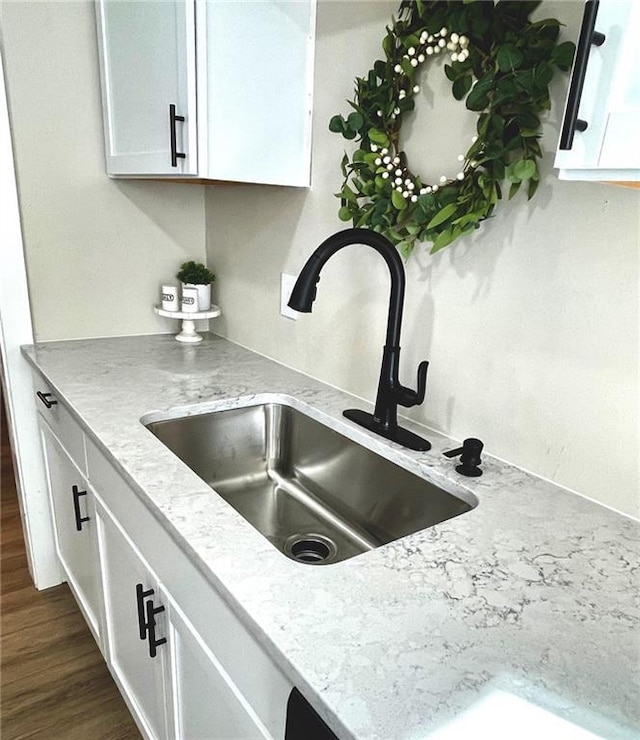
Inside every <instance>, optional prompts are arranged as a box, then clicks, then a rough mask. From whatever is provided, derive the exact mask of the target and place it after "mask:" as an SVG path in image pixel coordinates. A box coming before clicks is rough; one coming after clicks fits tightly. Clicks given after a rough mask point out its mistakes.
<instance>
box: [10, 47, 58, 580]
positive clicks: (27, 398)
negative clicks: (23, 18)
mask: <svg viewBox="0 0 640 740" xmlns="http://www.w3.org/2000/svg"><path fill="white" fill-rule="evenodd" d="M3 72H4V65H3V63H2V54H0V245H2V269H1V270H0V391H1V392H0V396H1V397H0V404H2V402H3V401H4V402H5V404H6V410H7V422H8V427H9V428H8V437H9V440H10V443H11V450H12V452H13V469H14V474H15V480H16V487H17V491H18V502H19V506H20V513H21V515H22V526H23V532H24V535H25V544H26V550H27V562H28V565H29V573H30V574H31V577H32V578H33V581H34V583H35V584H36V586H37V587H38V588H48V587H49V586H53V585H55V584H57V583H60V582H61V581H62V579H63V573H62V567H61V565H60V562H59V561H58V557H57V555H56V551H55V542H54V535H53V520H52V515H51V507H50V502H49V493H48V490H47V479H46V473H45V469H44V461H43V458H42V450H41V447H40V435H39V432H38V421H37V417H38V413H37V411H36V408H35V404H34V395H33V385H32V382H31V372H30V370H29V367H28V365H27V361H26V360H25V359H24V357H23V356H22V354H21V353H20V346H21V345H22V344H29V343H31V342H33V329H32V326H31V313H30V309H29V296H28V294H27V274H26V270H25V264H24V254H23V248H22V234H21V230H20V214H19V211H18V193H17V189H16V180H15V172H14V165H13V152H12V146H11V132H10V130H9V114H8V110H7V99H6V95H5V86H4V74H3Z"/></svg>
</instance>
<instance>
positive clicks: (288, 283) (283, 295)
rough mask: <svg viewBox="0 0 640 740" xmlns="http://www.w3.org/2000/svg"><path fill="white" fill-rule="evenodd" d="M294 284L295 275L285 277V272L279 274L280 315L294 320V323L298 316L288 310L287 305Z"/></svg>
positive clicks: (295, 312) (296, 313)
mask: <svg viewBox="0 0 640 740" xmlns="http://www.w3.org/2000/svg"><path fill="white" fill-rule="evenodd" d="M295 283H296V276H295V275H287V274H286V273H285V272H282V273H280V313H281V315H282V316H286V317H287V318H288V319H294V321H295V320H297V318H298V316H299V315H300V314H299V313H298V312H297V311H294V310H293V309H292V308H289V306H287V303H288V302H289V298H290V297H291V291H292V290H293V286H294V285H295Z"/></svg>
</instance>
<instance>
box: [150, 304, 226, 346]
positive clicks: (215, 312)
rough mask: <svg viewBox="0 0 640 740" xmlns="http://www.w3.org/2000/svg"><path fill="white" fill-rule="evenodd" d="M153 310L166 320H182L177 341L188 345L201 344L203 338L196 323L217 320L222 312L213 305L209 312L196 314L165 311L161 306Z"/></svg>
mask: <svg viewBox="0 0 640 740" xmlns="http://www.w3.org/2000/svg"><path fill="white" fill-rule="evenodd" d="M153 310H154V311H155V312H156V313H157V314H158V316H164V317H165V318H166V319H181V320H182V331H181V332H180V333H179V334H176V340H177V341H178V342H186V343H188V344H195V343H196V342H201V341H202V337H201V336H200V334H198V332H197V331H196V321H198V320H200V319H215V318H216V316H220V314H221V313H222V311H221V310H220V308H219V307H218V306H214V305H213V304H212V305H211V307H210V308H209V309H208V310H207V311H196V312H194V313H186V312H185V311H165V310H164V309H163V308H161V307H160V306H154V307H153Z"/></svg>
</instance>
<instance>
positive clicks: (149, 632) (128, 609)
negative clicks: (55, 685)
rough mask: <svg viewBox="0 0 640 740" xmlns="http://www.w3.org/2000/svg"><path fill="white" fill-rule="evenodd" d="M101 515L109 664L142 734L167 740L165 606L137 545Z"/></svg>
mask: <svg viewBox="0 0 640 740" xmlns="http://www.w3.org/2000/svg"><path fill="white" fill-rule="evenodd" d="M98 515H99V532H100V545H101V552H102V579H103V584H104V594H105V622H106V632H107V645H108V660H109V663H110V666H111V670H112V672H113V673H114V675H115V677H116V679H117V681H118V682H119V683H120V687H121V690H122V692H123V694H124V696H125V699H126V700H127V703H128V704H129V707H130V709H131V710H132V713H133V715H134V717H135V719H136V720H137V722H138V726H139V727H140V729H141V730H142V732H143V734H144V735H145V736H146V737H147V738H151V739H153V740H165V739H166V738H169V737H171V735H170V734H169V733H168V732H167V728H168V727H169V725H170V722H171V717H170V714H171V712H170V701H168V698H169V697H168V694H167V693H165V686H166V685H167V678H168V675H167V673H168V655H167V644H166V639H167V619H166V612H165V611H164V606H165V605H164V604H163V603H162V602H161V599H160V595H159V591H158V586H157V583H156V579H155V577H154V575H153V573H152V571H150V569H149V568H148V566H147V565H146V563H145V562H144V561H143V560H142V558H141V557H140V555H139V554H138V552H137V550H136V549H135V546H134V545H133V544H132V543H131V542H130V540H129V538H128V537H127V536H126V534H125V533H124V532H123V531H122V529H121V528H120V526H119V525H118V524H116V522H115V521H114V520H113V519H112V518H111V516H110V514H109V513H108V512H107V511H106V509H104V508H103V507H102V506H99V507H98ZM193 740H195V738H193Z"/></svg>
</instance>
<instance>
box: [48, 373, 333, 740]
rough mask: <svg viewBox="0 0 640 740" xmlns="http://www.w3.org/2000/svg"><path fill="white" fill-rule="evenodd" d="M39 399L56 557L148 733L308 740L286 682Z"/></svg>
mask: <svg viewBox="0 0 640 740" xmlns="http://www.w3.org/2000/svg"><path fill="white" fill-rule="evenodd" d="M42 381H43V379H42V378H40V377H36V387H37V388H39V387H40V386H42ZM42 387H44V386H42ZM40 396H44V399H45V400H44V401H42V398H41V401H42V403H43V409H41V416H42V419H43V420H42V421H41V422H40V426H41V436H42V441H43V447H44V451H45V456H46V463H47V471H48V480H49V489H50V497H51V502H52V508H53V512H54V518H55V536H56V547H57V552H58V555H59V557H60V561H61V563H62V565H63V567H64V570H65V572H66V575H67V579H68V582H69V585H70V587H71V590H72V592H73V594H74V596H75V597H76V600H77V601H78V604H79V605H80V608H81V610H82V612H83V614H84V616H85V618H86V620H87V622H88V624H89V627H90V628H91V630H92V632H93V634H94V636H95V638H96V640H97V642H98V644H99V646H100V649H101V650H102V652H103V654H104V656H105V659H106V661H107V665H108V666H109V669H110V671H111V673H112V675H113V677H114V679H115V681H116V683H117V685H118V688H119V689H120V691H121V693H122V695H123V697H124V699H125V701H126V702H127V705H128V707H129V709H130V710H131V713H132V715H133V716H134V718H135V720H136V723H137V725H138V727H139V729H140V731H141V733H142V735H143V736H144V737H145V738H147V740H284V738H285V736H286V737H287V738H294V740H298V736H300V740H302V736H303V735H304V734H306V731H305V733H302V734H301V733H300V732H297V733H296V734H295V735H292V734H291V731H290V730H288V729H287V727H286V724H287V702H288V700H289V696H290V694H291V691H292V688H293V684H292V683H291V681H290V680H289V679H288V678H287V677H286V676H285V675H284V674H283V673H282V672H281V670H280V669H279V668H278V666H277V665H276V664H275V663H274V662H273V660H272V659H271V658H270V656H269V655H268V654H267V653H266V651H265V650H264V648H263V646H262V644H261V643H259V642H258V641H257V640H256V638H255V637H254V636H253V635H252V634H251V633H250V631H249V630H248V629H247V628H246V627H245V626H244V624H243V623H242V622H241V621H240V619H238V617H237V616H236V614H235V612H234V611H233V610H232V609H231V607H230V606H229V604H228V603H227V602H226V601H225V600H224V599H223V598H222V597H221V596H220V594H219V593H218V591H217V590H216V589H215V588H214V587H213V586H212V585H211V583H210V582H209V581H208V580H207V579H206V578H205V577H204V575H203V573H202V572H201V571H200V570H199V569H198V568H197V567H196V566H195V565H194V563H193V562H192V561H191V560H190V559H189V557H188V556H187V555H186V554H185V552H184V551H183V550H182V549H181V548H180V547H179V546H178V545H177V543H176V542H175V540H174V539H173V538H172V537H171V536H170V535H169V533H168V531H167V529H166V528H165V527H164V526H163V524H161V522H160V521H158V519H157V518H156V517H155V516H154V515H153V514H152V513H151V511H150V510H149V509H148V508H147V507H146V505H145V504H144V503H143V502H142V500H141V499H140V498H139V497H138V496H137V495H136V493H135V492H134V491H133V490H132V489H131V487H130V484H129V483H128V482H126V481H125V480H124V478H123V477H122V476H121V474H120V473H119V472H117V471H116V469H115V467H114V466H113V464H112V463H111V461H110V460H109V459H108V458H107V457H106V456H105V454H104V453H103V452H102V450H100V449H98V447H97V446H96V444H95V443H94V442H93V441H92V440H91V438H90V437H89V436H87V435H85V434H84V433H83V431H82V428H81V427H80V425H79V424H78V422H77V421H76V419H75V417H74V416H73V415H72V413H71V412H70V410H69V409H68V408H66V406H65V404H64V403H63V401H62V399H59V398H57V397H56V396H55V395H54V394H53V393H52V392H49V391H47V392H46V393H45V392H44V391H42V390H41V392H40ZM45 401H46V403H45ZM45 419H46V420H45ZM319 737H320V736H319ZM323 737H324V736H323Z"/></svg>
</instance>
